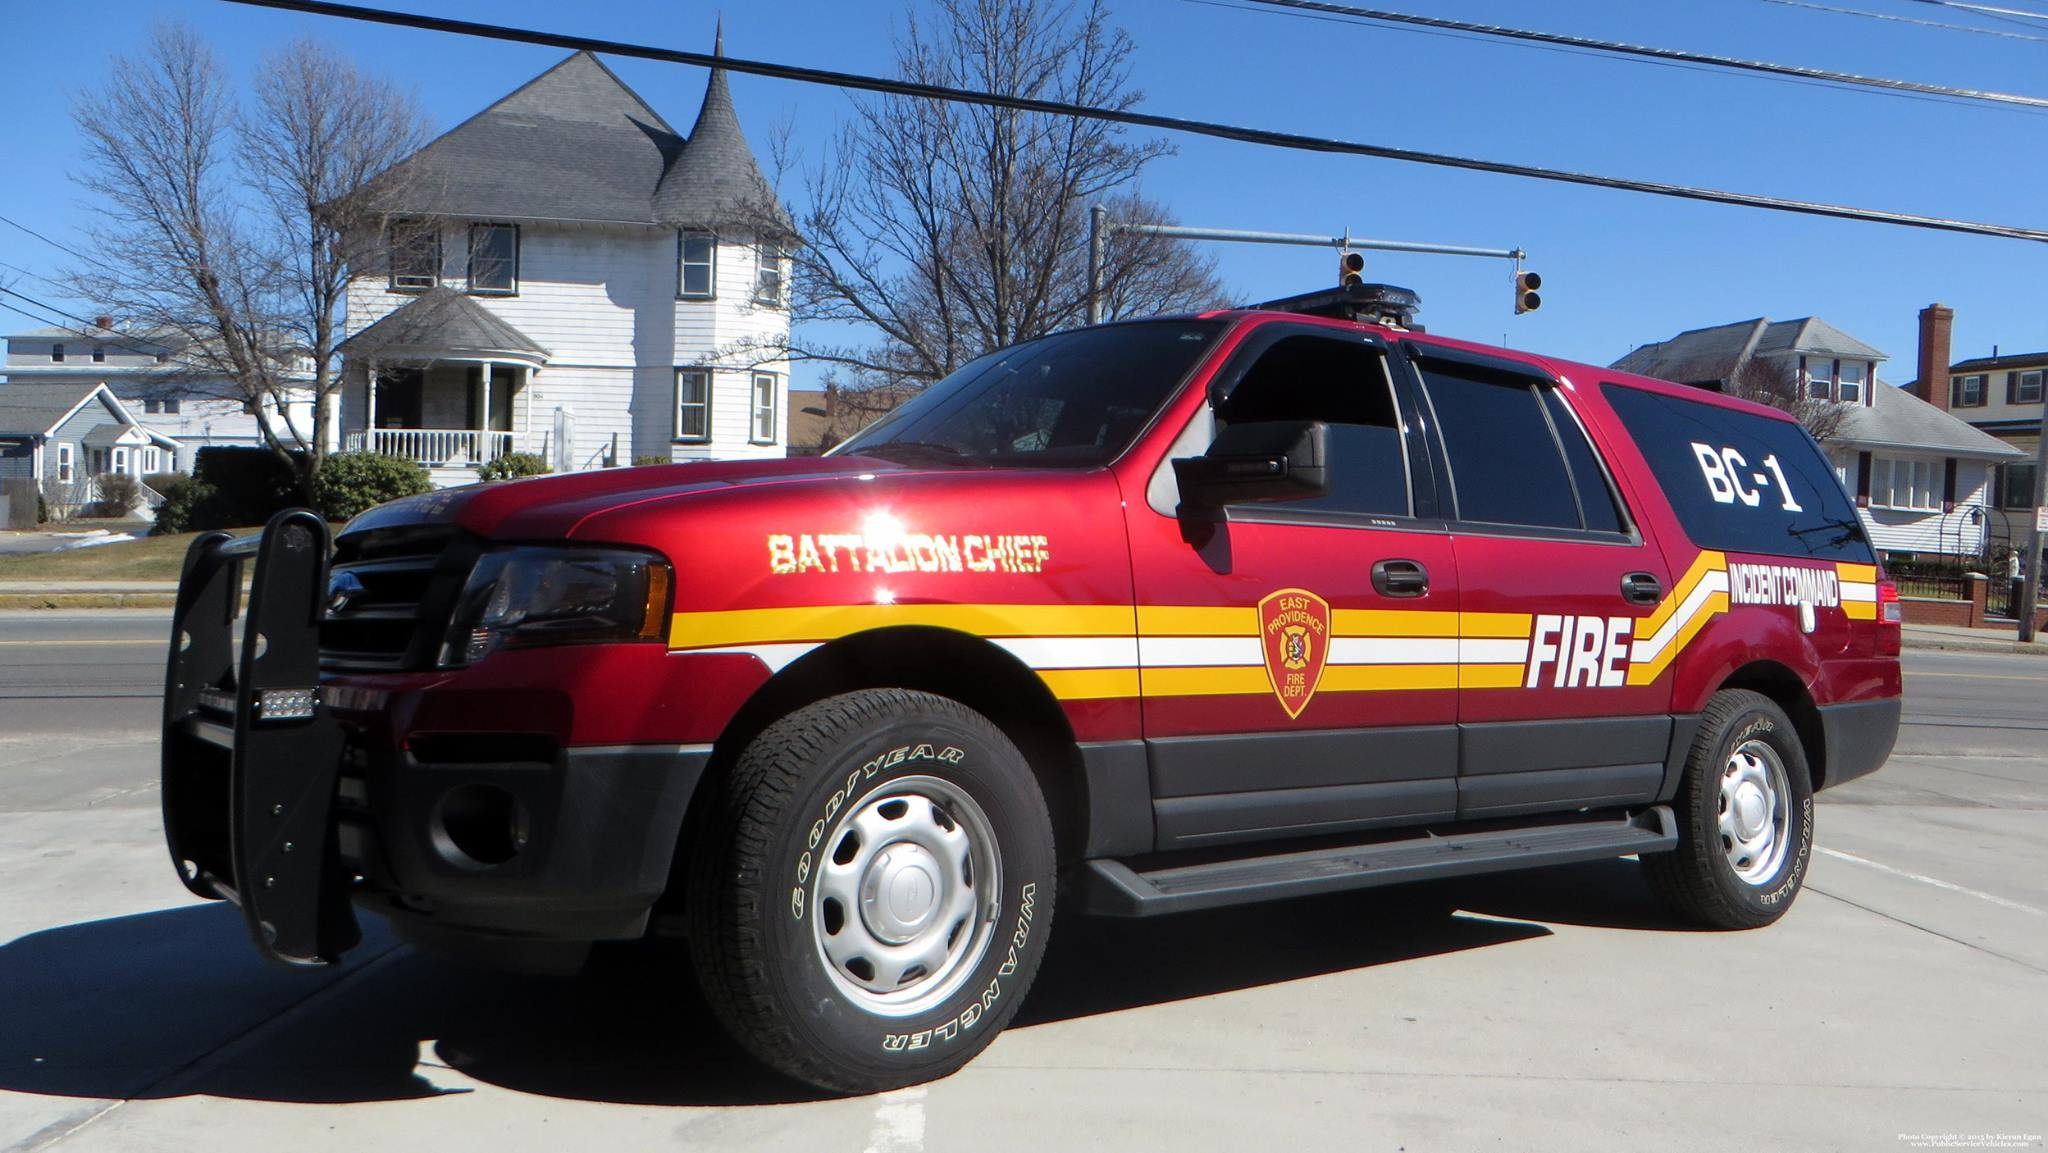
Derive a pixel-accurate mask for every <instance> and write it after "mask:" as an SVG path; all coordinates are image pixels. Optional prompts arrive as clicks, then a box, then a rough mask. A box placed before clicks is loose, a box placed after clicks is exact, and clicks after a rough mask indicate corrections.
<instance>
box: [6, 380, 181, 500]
mask: <svg viewBox="0 0 2048 1153" xmlns="http://www.w3.org/2000/svg"><path fill="white" fill-rule="evenodd" d="M178 449H179V444H178V442H177V441H176V440H173V439H172V438H170V437H168V436H165V435H163V434H162V433H159V432H153V431H151V430H150V429H148V428H145V427H144V426H143V425H142V424H141V423H140V422H139V421H137V420H136V419H135V417H134V415H133V414H132V413H130V412H129V410H128V408H127V406H126V405H123V404H122V403H121V402H120V400H118V399H116V398H115V396H114V393H113V390H112V389H110V388H108V387H107V386H106V385H104V384H97V383H95V384H25V383H20V382H16V381H10V382H9V383H7V384H4V385H0V478H17V477H34V478H36V481H37V489H38V491H40V492H41V493H42V494H43V495H44V496H45V497H48V498H50V499H51V500H53V501H56V500H64V501H67V502H72V503H83V502H84V501H87V500H92V499H95V497H94V495H93V490H92V485H93V482H94V480H95V478H97V477H99V476H101V475H102V474H105V473H124V474H126V475H128V476H132V477H135V478H137V479H138V480H139V479H141V478H142V477H144V476H147V475H149V474H150V473H153V472H163V471H165V466H166V465H167V463H168V462H169V461H171V460H172V459H174V458H175V456H176V454H177V452H178Z"/></svg>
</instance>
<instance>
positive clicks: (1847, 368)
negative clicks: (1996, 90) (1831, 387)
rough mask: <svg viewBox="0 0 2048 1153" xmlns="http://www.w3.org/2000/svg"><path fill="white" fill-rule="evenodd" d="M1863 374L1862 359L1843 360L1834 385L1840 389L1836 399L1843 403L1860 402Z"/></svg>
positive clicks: (1861, 401) (1861, 398) (1861, 399)
mask: <svg viewBox="0 0 2048 1153" xmlns="http://www.w3.org/2000/svg"><path fill="white" fill-rule="evenodd" d="M1864 376H1865V369H1864V365H1863V362H1862V361H1860V360H1845V361H1843V362H1842V370H1841V372H1840V374H1839V377H1838V379H1837V380H1836V382H1835V385H1836V387H1837V388H1838V389H1840V392H1839V393H1838V394H1837V396H1836V399H1837V400H1840V401H1841V402H1842V403H1843V404H1862V403H1863V383H1864Z"/></svg>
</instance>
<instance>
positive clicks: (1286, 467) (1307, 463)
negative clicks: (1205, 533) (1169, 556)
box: [1173, 420, 1330, 509]
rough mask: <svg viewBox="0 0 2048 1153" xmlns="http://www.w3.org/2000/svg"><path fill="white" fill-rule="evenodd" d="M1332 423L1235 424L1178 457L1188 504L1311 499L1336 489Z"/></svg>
mask: <svg viewBox="0 0 2048 1153" xmlns="http://www.w3.org/2000/svg"><path fill="white" fill-rule="evenodd" d="M1329 431H1330V430H1329V426H1327V425H1325V424H1324V423H1323V422H1322V421H1319V420H1270V421H1251V422H1247V423H1244V424H1232V425H1227V426H1225V427H1224V429H1223V431H1221V432H1219V433H1217V434H1216V439H1215V440H1214V441H1213V442H1212V443H1211V444H1210V445H1209V451H1208V452H1206V453H1204V454H1202V455H1201V456H1186V457H1180V458H1178V459H1176V460H1175V461H1174V462H1173V475H1174V479H1175V480H1176V481H1178V482H1179V483H1180V502H1181V507H1182V508H1183V509H1190V508H1193V509H1215V508H1222V507H1223V506H1224V505H1229V504H1245V503H1249V502H1255V501H1278V500H1308V499H1310V498H1311V497H1318V496H1326V495H1328V494H1329V491H1330V455H1329V453H1330V448H1329Z"/></svg>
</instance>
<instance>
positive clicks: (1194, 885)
mask: <svg viewBox="0 0 2048 1153" xmlns="http://www.w3.org/2000/svg"><path fill="white" fill-rule="evenodd" d="M1677 844H1678V824H1677V822H1676V820H1675V819H1674V818H1673V817H1672V815H1671V809H1670V807H1669V806H1666V805H1656V806H1654V807H1652V808H1649V809H1645V810H1643V811H1642V812H1640V813H1637V814H1635V815H1633V816H1631V817H1628V818H1625V819H1621V820H1605V821H1576V822H1572V823H1570V824H1558V825H1534V826H1525V827H1522V828H1516V829H1493V830H1489V831H1487V832H1483V833H1454V834H1452V835H1450V836H1447V837H1436V836H1423V837H1416V838H1411V839H1407V840H1399V841H1382V842H1380V843H1378V844H1372V845H1347V846H1340V847H1338V848H1334V849H1314V850H1310V851H1308V852H1303V853H1281V854H1276V855H1274V856H1267V857H1244V858H1239V859H1237V860H1228V861H1212V862H1210V863H1208V864H1202V865H1181V866H1178V867H1171V868H1163V869H1154V870H1151V871H1149V872H1139V871H1137V870H1136V869H1133V868H1131V867H1130V866H1129V865H1126V864H1124V863H1123V862H1122V861H1113V860H1107V859H1097V860H1092V861H1089V862H1088V871H1087V873H1086V875H1085V877H1084V880H1083V886H1082V906H1083V908H1085V909H1086V910H1087V911H1088V912H1090V913H1095V914H1097V915H1100V916H1108V917H1150V916H1155V915H1157V914H1160V913H1186V912H1192V911H1194V910H1197V909H1215V908H1220V907H1222V906H1225V905H1241V904H1248V903H1250V902H1253V901H1271V900H1277V899H1279V898H1282V897H1306V896H1312V895H1314V894H1317V893H1334V892H1339V891H1342V890H1345V889H1366V888H1372V887H1374V886H1378V885H1398V884H1403V883H1405V882H1409V881H1431V880H1439V879H1442V878H1445V877H1468V876H1472V875H1474V874H1477V873H1497V872H1504V871H1507V870H1510V869H1532V868H1537V867H1539V866H1542V865H1564V864H1570V863H1572V862H1574V861H1597V860H1602V859H1604V858H1608V857H1625V856H1628V855H1629V854H1631V853H1655V852H1662V851H1664V850H1666V849H1670V848H1673V847H1675V846H1676V845H1677Z"/></svg>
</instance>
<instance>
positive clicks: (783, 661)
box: [676, 641, 818, 674]
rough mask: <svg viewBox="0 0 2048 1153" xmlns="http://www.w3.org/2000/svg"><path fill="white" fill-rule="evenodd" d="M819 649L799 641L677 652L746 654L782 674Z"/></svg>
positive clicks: (679, 650)
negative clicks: (793, 664)
mask: <svg viewBox="0 0 2048 1153" xmlns="http://www.w3.org/2000/svg"><path fill="white" fill-rule="evenodd" d="M817 647H818V645H817V643H816V642H814V641H798V642H796V643H794V644H780V645H728V646H725V647H723V648H715V649H678V650H676V651H678V652H686V653H745V654H746V655H747V656H750V657H758V658H759V659H760V661H761V663H762V664H764V665H767V666H768V671H769V672H770V673H771V674H772V673H779V672H781V671H782V670H783V669H785V668H787V667H789V663H790V662H791V661H794V660H796V659H797V658H798V657H800V656H803V655H804V654H805V653H808V652H810V651H811V650H812V649H814V648H817Z"/></svg>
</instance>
